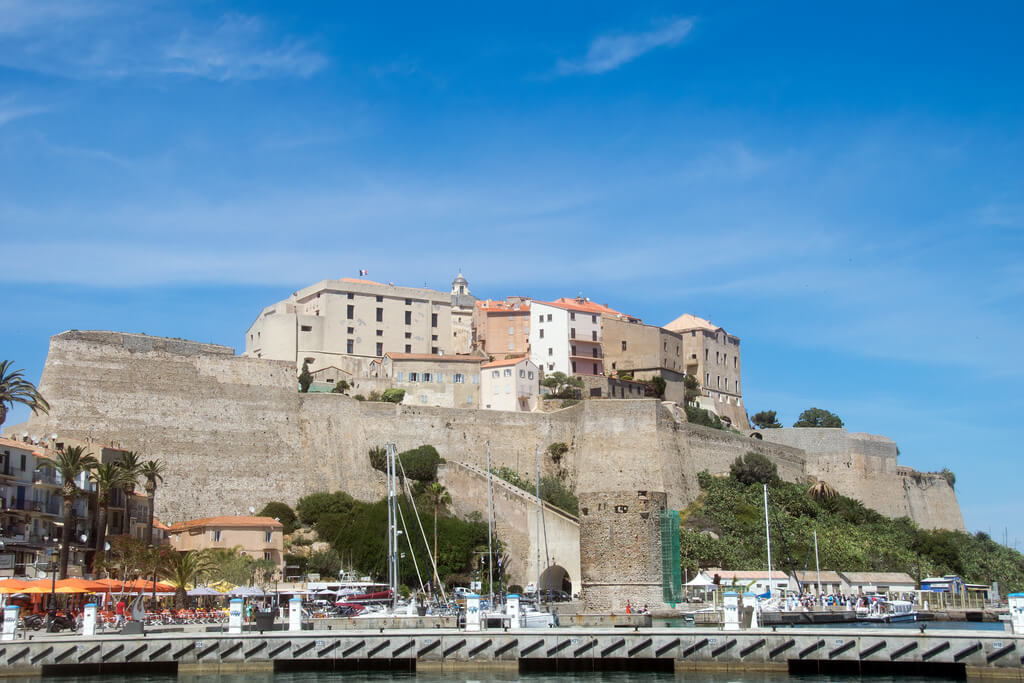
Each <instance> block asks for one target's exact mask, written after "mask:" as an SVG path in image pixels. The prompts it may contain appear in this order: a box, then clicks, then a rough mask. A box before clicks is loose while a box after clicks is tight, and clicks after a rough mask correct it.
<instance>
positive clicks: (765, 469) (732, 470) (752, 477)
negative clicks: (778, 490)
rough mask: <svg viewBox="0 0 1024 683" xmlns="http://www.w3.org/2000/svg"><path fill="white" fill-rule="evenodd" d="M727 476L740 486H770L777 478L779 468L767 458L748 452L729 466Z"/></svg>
mask: <svg viewBox="0 0 1024 683" xmlns="http://www.w3.org/2000/svg"><path fill="white" fill-rule="evenodd" d="M729 476H730V477H732V478H733V479H735V480H736V481H738V482H740V483H741V484H771V483H772V482H775V481H777V480H778V478H779V468H778V467H776V466H775V463H774V462H772V461H771V460H770V459H769V458H768V457H767V456H764V455H761V454H760V453H755V452H753V451H748V452H747V453H745V454H744V455H741V456H739V457H737V458H736V460H734V461H733V463H732V465H730V466H729Z"/></svg>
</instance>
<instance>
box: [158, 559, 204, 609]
mask: <svg viewBox="0 0 1024 683" xmlns="http://www.w3.org/2000/svg"><path fill="white" fill-rule="evenodd" d="M209 568H210V560H209V558H208V557H207V556H206V553H204V552H201V551H198V550H189V551H188V552H185V553H178V552H170V553H167V554H166V555H165V557H164V561H163V563H162V565H161V566H160V570H159V572H160V576H162V577H163V578H165V579H167V581H168V582H170V583H172V584H174V587H175V591H174V607H175V609H183V608H184V607H185V602H186V599H187V598H188V593H187V591H188V588H187V586H188V585H189V584H192V585H195V583H196V582H197V581H199V579H201V578H202V577H203V575H204V574H205V573H206V572H207V570H208V569H209Z"/></svg>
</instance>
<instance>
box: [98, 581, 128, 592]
mask: <svg viewBox="0 0 1024 683" xmlns="http://www.w3.org/2000/svg"><path fill="white" fill-rule="evenodd" d="M91 583H94V584H96V585H97V586H100V590H102V591H104V592H105V591H119V590H121V589H122V588H123V587H124V583H122V582H121V581H118V580H117V579H97V580H96V581H92V582H91Z"/></svg>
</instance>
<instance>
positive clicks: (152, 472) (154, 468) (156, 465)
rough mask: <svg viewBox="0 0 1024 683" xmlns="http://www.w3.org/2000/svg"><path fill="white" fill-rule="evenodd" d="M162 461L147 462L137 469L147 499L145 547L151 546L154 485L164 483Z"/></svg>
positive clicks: (154, 498)
mask: <svg viewBox="0 0 1024 683" xmlns="http://www.w3.org/2000/svg"><path fill="white" fill-rule="evenodd" d="M163 474H164V462H163V460H147V461H146V462H144V463H142V466H141V467H139V476H140V477H142V478H143V479H145V480H146V484H145V486H146V497H147V498H149V520H148V521H147V523H146V545H153V515H154V514H155V511H156V508H155V506H156V485H157V482H160V483H163V481H164V476H163Z"/></svg>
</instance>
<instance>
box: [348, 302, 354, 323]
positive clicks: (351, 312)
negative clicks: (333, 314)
mask: <svg viewBox="0 0 1024 683" xmlns="http://www.w3.org/2000/svg"><path fill="white" fill-rule="evenodd" d="M346 317H347V318H348V319H349V320H352V319H353V318H355V317H356V307H355V306H353V305H352V304H349V305H348V315H347V316H346Z"/></svg>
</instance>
